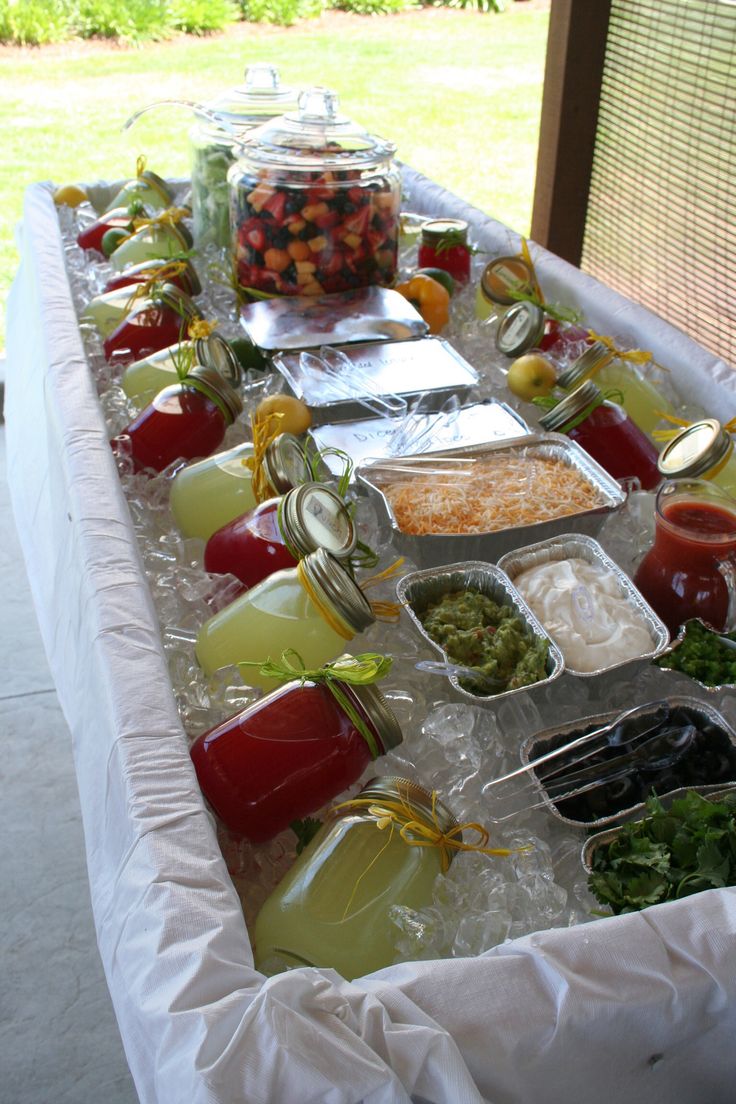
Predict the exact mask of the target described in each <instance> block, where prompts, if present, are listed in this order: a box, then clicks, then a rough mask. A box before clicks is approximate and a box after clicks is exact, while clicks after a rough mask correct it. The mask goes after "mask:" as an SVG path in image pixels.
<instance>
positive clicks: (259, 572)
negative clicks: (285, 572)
mask: <svg viewBox="0 0 736 1104" xmlns="http://www.w3.org/2000/svg"><path fill="white" fill-rule="evenodd" d="M279 501H280V500H279V499H278V498H270V499H269V500H268V501H267V502H262V503H261V504H260V506H256V507H255V509H253V510H249V511H248V513H247V514H243V515H242V516H241V517H239V518H235V520H234V521H229V522H228V523H227V524H226V525H223V527H222V529H218V530H217V532H216V533H213V534H212V536H211V537H210V539H209V540H208V541H207V547H206V548H205V550H204V569H205V571H210V572H213V573H214V574H216V575H228V574H230V575H235V576H236V577H237V578H238V579H240V581H241V582H242V583H245V585H246V586H247V587H252V586H255V585H256V583H260V581H261V579H265V578H267V577H268V576H269V575H271V574H272V573H273V572H274V571H280V570H281V568H282V567H295V566H296V563H297V560H296V558H295V557H294V556H292V554H291V552H289V550H288V548H287V547H286V544H285V541H284V536H283V533H282V532H281V528H280V526H279V522H278V517H277V513H278V508H279Z"/></svg>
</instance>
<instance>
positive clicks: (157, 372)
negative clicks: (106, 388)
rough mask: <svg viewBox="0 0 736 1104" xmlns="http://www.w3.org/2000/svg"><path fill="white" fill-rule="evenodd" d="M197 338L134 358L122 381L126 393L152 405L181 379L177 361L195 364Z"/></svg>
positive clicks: (188, 364) (129, 396) (121, 384)
mask: <svg viewBox="0 0 736 1104" xmlns="http://www.w3.org/2000/svg"><path fill="white" fill-rule="evenodd" d="M193 350H194V342H193V341H178V342H177V343H176V345H169V346H168V347H167V348H166V349H159V350H158V352H156V353H152V354H151V355H150V356H147V357H142V358H141V359H140V360H134V361H133V363H132V364H129V365H128V367H127V368H126V369H125V371H124V372H123V378H122V379H121V381H120V386H121V387H122V389H123V391H124V392H125V394H126V395H127V396H128V398H129V399H132V400H133V402H134V403H137V405H138V406H141V407H143V406H148V404H149V403H150V402H151V400H152V399H154V398H155V397H156V395H158V393H159V391H163V389H164V387H168V386H169V385H170V384H172V383H178V382H179V374H178V372H177V370H176V365H177V361H179V362H180V363H181V362H183V363H184V365H185V366H187V367H194V364H195V358H194V356H193Z"/></svg>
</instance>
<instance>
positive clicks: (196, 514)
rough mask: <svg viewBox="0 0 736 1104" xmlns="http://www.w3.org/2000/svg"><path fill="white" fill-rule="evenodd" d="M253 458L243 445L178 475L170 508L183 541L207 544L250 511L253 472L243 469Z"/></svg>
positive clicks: (170, 500)
mask: <svg viewBox="0 0 736 1104" xmlns="http://www.w3.org/2000/svg"><path fill="white" fill-rule="evenodd" d="M252 455H253V445H252V444H251V443H250V442H244V443H243V444H242V445H236V446H235V448H231V449H227V450H226V451H225V452H216V453H215V454H214V456H208V457H207V458H206V459H205V460H198V461H197V463H196V464H187V466H186V467H185V468H182V469H181V471H180V472H178V473H177V475H176V477H175V478H174V481H173V483H172V484H171V497H170V499H169V504H170V506H171V512H172V514H173V515H174V521H175V522H176V524H177V527H178V529H179V531H180V532H181V533H183V535H184V536H185V537H201V539H202V540H209V538H210V537H211V536H212V534H213V533H216V532H217V530H218V529H221V528H222V526H223V525H227V523H228V522H229V521H233V520H234V519H235V518H237V517H240V515H241V514H244V513H246V512H247V511H248V510H252V509H253V507H254V506H255V505H256V500H255V496H254V494H253V484H252V472H251V470H250V468H248V467H246V465H245V461H246V459H247V458H248V457H249V456H252Z"/></svg>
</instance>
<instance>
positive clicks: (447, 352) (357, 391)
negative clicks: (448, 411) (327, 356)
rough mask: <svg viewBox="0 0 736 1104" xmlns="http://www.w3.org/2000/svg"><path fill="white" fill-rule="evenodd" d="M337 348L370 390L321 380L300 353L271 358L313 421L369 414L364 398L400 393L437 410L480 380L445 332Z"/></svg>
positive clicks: (281, 354) (342, 419) (400, 396)
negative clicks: (345, 391) (338, 386)
mask: <svg viewBox="0 0 736 1104" xmlns="http://www.w3.org/2000/svg"><path fill="white" fill-rule="evenodd" d="M335 349H336V351H337V353H338V354H340V353H342V354H344V356H345V357H346V358H347V360H348V361H349V363H350V364H351V365H354V366H355V368H356V369H357V372H358V374H359V375H360V377H361V378H362V379H363V380H365V381H366V382H367V383H369V384H370V387H371V391H372V394H371V393H370V392H369V391H368V390H367V389H365V388H363V387H362V386H360V385H358V386H356V387H355V388H354V389H353V390H352V394H351V395H350V397H346V396H345V395H344V394H342V393H340V392H339V391H336V390H335V389H334V388H331V387H330V382H329V380H326V381H324V382H323V381H320V380H318V379H316V378H315V377H314V376H313V375H312V373H311V372H308V371H305V370H304V367H303V365H302V363H301V357H300V354H299V353H278V354H277V355H276V356H275V357H274V358H273V364H274V367H275V368H276V369H277V371H278V372H280V373H281V375H282V376H283V377H284V380H285V381H286V384H287V386H288V388H289V390H290V391H291V393H292V394H293V395H296V397H297V398H298V399H301V400H302V402H304V403H306V405H307V406H308V407H309V409H310V411H311V414H312V420H313V422H314V424H315V425H321V424H324V423H325V422H349V421H356V420H357V419H359V418H361V417H365V413H366V408H365V405H364V404H363V402H362V400H364V399H368V400H369V401H370V400H371V398H373V397H375V396H387V397H392V396H393V397H398V398H399V399H403V400H404V401H405V403H407V404H408V403H410V402H412V401H414V400H415V399H417V398H419V396H422V398H423V401H424V403H425V409H427V410H429V411H432V410H438V409H439V408H440V406H441V405H442V403H443V402H445V400H446V399H448V398H449V397H450V396H451V395H455V396H457V397H458V398H459V399H463V398H465V397H467V396H468V395H469V393H470V391H471V389H472V388H473V387H475V385H476V384H477V382H478V373H477V372H476V371H475V369H474V368H473V367H471V365H470V364H468V362H467V360H465V359H464V358H463V357H462V356H460V354H459V353H458V352H456V351H455V349H453V347H452V345H450V343H449V342H448V341H444V340H443V339H442V338H441V337H423V338H419V339H417V340H416V341H392V342H384V343H383V344H381V343H378V342H375V341H372V342H363V343H362V344H356V345H342V346H335Z"/></svg>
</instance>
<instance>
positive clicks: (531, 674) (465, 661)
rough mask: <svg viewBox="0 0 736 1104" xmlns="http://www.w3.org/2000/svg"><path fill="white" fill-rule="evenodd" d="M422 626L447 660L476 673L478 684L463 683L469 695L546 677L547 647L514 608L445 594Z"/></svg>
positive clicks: (471, 593)
mask: <svg viewBox="0 0 736 1104" xmlns="http://www.w3.org/2000/svg"><path fill="white" fill-rule="evenodd" d="M420 620H421V622H422V625H423V626H424V629H425V631H426V632H427V633H428V634H429V636H430V637H431V638H432V640H434V641H435V643H437V644H439V645H440V647H441V648H443V649H444V650H445V652H446V653H447V657H448V659H450V660H451V661H452V662H453V663H458V664H461V665H462V666H464V667H473V668H474V669H475V670H477V671H478V674H479V675H480V676H481V677H480V678H479V679H478V680H477V681H476V680H475V679H469V678H468V679H461V680H460V685H461V686H462V687H463V689H465V690H467V691H469V692H470V693H471V694H483V695H488V694H499V693H501V692H502V691H504V690H516V689H518V688H519V687H520V686H529V685H531V683H533V682H539V681H540V680H541V679H545V678H546V677H547V657H548V651H549V646H548V643H547V641H546V640H543V639H542V638H541V637H538V636H535V635H534V634H533V633H530V632H529V629H528V628H527V626H526V625H525V623H524V621H523V620H522V618H521V617H519V615H518V614H517V613H516V612H515V611H514V609H513V608H512V607H511V606H502V605H499V604H498V602H494V601H493V599H492V598H489V597H488V596H487V595H486V594H482V593H481V592H480V591H478V590H461V591H455V592H454V593H451V594H445V595H444V597H442V598H441V599H440V601H439V602H433V603H432V604H431V605H429V606H428V607H427V609H426V611H425V612H424V613H423V614H421V615H420Z"/></svg>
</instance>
